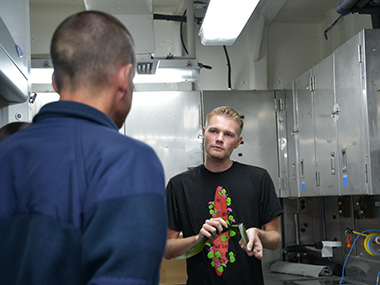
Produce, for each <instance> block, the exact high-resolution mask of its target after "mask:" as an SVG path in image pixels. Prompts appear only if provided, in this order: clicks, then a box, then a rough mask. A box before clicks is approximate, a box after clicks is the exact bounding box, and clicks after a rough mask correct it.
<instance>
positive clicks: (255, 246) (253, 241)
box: [239, 228, 263, 260]
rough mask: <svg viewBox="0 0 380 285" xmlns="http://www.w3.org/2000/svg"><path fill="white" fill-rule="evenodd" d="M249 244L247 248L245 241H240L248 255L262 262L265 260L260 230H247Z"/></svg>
mask: <svg viewBox="0 0 380 285" xmlns="http://www.w3.org/2000/svg"><path fill="white" fill-rule="evenodd" d="M247 236H248V244H247V246H245V244H244V242H243V240H240V241H239V244H240V247H241V248H242V249H243V250H244V251H245V252H246V253H247V254H248V256H254V257H256V258H257V259H259V260H261V259H262V258H263V245H262V243H261V241H260V238H259V229H257V228H249V229H248V230H247Z"/></svg>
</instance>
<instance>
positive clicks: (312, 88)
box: [310, 76, 315, 92]
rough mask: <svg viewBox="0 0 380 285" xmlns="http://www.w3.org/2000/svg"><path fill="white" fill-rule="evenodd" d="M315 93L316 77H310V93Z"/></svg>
mask: <svg viewBox="0 0 380 285" xmlns="http://www.w3.org/2000/svg"><path fill="white" fill-rule="evenodd" d="M312 91H315V76H311V77H310V92H312Z"/></svg>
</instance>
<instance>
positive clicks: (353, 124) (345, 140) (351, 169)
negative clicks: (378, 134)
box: [334, 33, 368, 195]
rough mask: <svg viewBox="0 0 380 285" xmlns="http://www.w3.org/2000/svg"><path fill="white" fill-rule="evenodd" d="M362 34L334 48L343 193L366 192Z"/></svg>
mask: <svg viewBox="0 0 380 285" xmlns="http://www.w3.org/2000/svg"><path fill="white" fill-rule="evenodd" d="M362 46H363V37H362V34H360V33H359V34H357V35H356V36H354V37H353V38H351V39H350V40H349V41H347V42H346V43H344V44H343V45H341V46H340V47H339V48H337V49H336V50H335V51H334V61H335V71H334V78H335V94H336V104H337V106H339V109H340V115H339V119H338V120H337V131H338V153H339V157H340V158H339V164H340V167H339V173H340V187H341V194H342V195H346V194H348V195H353V194H367V193H368V189H367V185H368V184H367V182H366V174H365V172H366V169H365V163H366V157H365V156H366V154H365V148H364V147H365V144H364V128H363V127H364V123H363V120H364V112H363V108H364V105H363V88H362V78H361V74H362V72H361V68H362V61H363V57H362Z"/></svg>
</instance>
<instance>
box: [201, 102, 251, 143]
mask: <svg viewBox="0 0 380 285" xmlns="http://www.w3.org/2000/svg"><path fill="white" fill-rule="evenodd" d="M215 115H219V116H224V117H227V118H230V119H232V120H234V121H235V122H236V123H237V124H238V125H239V130H238V136H240V135H241V133H242V131H243V126H244V122H243V120H242V118H241V116H240V115H239V113H238V112H237V111H236V110H235V109H233V108H231V107H229V106H221V107H217V108H215V109H214V110H212V111H210V112H209V113H208V114H207V118H206V128H207V127H208V125H209V123H210V119H211V117H212V116H215Z"/></svg>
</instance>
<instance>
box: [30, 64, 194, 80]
mask: <svg viewBox="0 0 380 285" xmlns="http://www.w3.org/2000/svg"><path fill="white" fill-rule="evenodd" d="M53 71H54V70H53V68H41V67H40V66H38V68H36V67H32V68H31V73H30V82H31V83H32V84H51V82H52V74H53ZM136 71H137V72H136V75H135V77H134V79H133V83H180V82H194V81H196V80H197V79H198V75H199V71H200V67H199V65H198V61H197V60H194V59H167V60H157V59H152V60H144V61H138V62H137V68H136Z"/></svg>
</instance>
